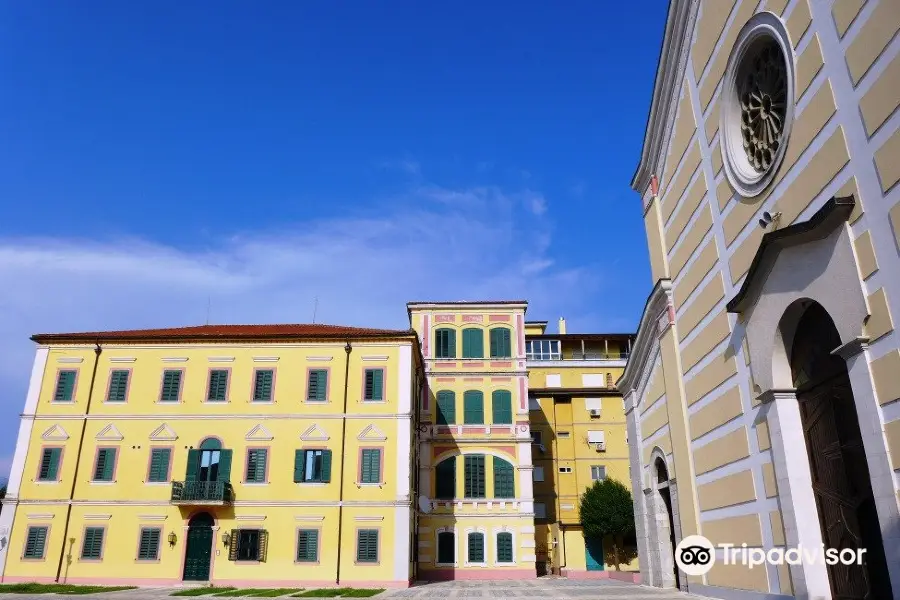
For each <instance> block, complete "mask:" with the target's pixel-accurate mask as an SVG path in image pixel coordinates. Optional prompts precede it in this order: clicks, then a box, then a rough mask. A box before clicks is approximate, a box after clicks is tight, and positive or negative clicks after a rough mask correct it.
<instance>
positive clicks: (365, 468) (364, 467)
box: [359, 448, 381, 483]
mask: <svg viewBox="0 0 900 600" xmlns="http://www.w3.org/2000/svg"><path fill="white" fill-rule="evenodd" d="M359 477H360V479H359V481H360V483H381V449H380V448H363V449H362V450H361V451H360V466H359Z"/></svg>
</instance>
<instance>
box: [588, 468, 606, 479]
mask: <svg viewBox="0 0 900 600" xmlns="http://www.w3.org/2000/svg"><path fill="white" fill-rule="evenodd" d="M594 469H603V477H594ZM605 479H606V465H591V481H604V480H605Z"/></svg>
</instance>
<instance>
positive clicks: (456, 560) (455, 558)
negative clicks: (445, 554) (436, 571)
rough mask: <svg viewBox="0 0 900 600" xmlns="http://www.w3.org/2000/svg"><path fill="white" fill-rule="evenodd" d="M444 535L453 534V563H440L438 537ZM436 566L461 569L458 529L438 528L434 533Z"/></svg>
mask: <svg viewBox="0 0 900 600" xmlns="http://www.w3.org/2000/svg"><path fill="white" fill-rule="evenodd" d="M442 533H452V534H453V562H452V563H439V562H438V536H439V535H440V534H442ZM434 566H435V567H453V568H456V567H459V532H458V531H457V528H456V527H438V528H437V529H435V531H434Z"/></svg>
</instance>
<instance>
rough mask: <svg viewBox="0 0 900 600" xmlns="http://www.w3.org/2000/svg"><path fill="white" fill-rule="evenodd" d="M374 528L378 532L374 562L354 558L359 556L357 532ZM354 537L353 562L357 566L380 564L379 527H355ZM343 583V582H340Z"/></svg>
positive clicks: (380, 536) (375, 565) (380, 540)
mask: <svg viewBox="0 0 900 600" xmlns="http://www.w3.org/2000/svg"><path fill="white" fill-rule="evenodd" d="M373 529H374V530H375V531H377V532H378V546H377V548H376V549H375V562H359V561H358V560H356V558H357V557H358V556H359V532H360V531H369V530H373ZM354 538H356V547H355V548H354V552H353V564H354V565H356V566H358V567H377V566H378V565H380V564H381V542H382V539H381V538H382V535H381V527H356V528H355V529H354ZM341 583H344V582H341Z"/></svg>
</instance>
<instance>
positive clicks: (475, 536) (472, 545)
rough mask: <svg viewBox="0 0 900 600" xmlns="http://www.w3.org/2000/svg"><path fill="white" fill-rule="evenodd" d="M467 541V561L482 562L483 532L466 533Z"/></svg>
mask: <svg viewBox="0 0 900 600" xmlns="http://www.w3.org/2000/svg"><path fill="white" fill-rule="evenodd" d="M468 538H469V539H468V542H469V562H470V563H483V562H484V534H483V533H477V532H472V533H470V534H469V535H468Z"/></svg>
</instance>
